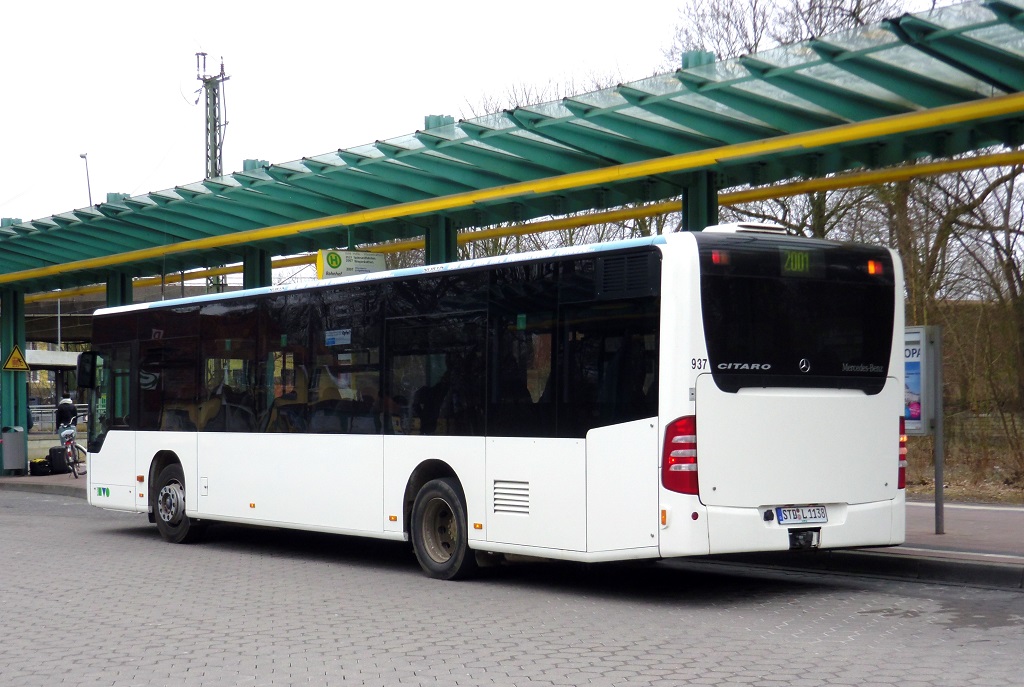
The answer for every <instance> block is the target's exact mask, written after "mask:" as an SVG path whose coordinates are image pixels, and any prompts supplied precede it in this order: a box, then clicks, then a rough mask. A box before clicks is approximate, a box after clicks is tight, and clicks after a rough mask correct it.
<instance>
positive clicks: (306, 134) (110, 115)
mask: <svg viewBox="0 0 1024 687" xmlns="http://www.w3.org/2000/svg"><path fill="white" fill-rule="evenodd" d="M679 4H680V3H679V2H678V0H634V1H633V2H611V1H605V2H601V1H596V2H595V1H594V0H590V1H586V2H584V1H577V0H546V1H543V2H541V1H535V0H516V1H515V2H493V1H487V0H479V1H478V2H464V1H462V0H448V1H447V2H435V3H426V2H422V1H420V2H412V1H405V0H377V1H376V2H363V1H360V2H358V3H357V2H348V1H345V2H342V1H340V0H339V1H337V2H327V1H326V0H323V1H313V0H289V1H281V0H278V1H276V2H263V1H254V0H249V1H247V2H217V1H215V0H206V1H205V2H196V1H193V0H182V1H177V2H173V3H168V2H162V3H156V2H144V1H135V2H114V1H109V2H108V1H104V0H91V1H89V2H84V1H64V2H15V1H13V0H10V1H4V2H2V3H0V27H2V33H0V46H2V48H0V50H2V51H0V102H2V105H0V113H2V114H0V216H2V217H17V218H20V219H23V220H29V219H37V218H40V217H45V216H48V215H53V214H58V213H61V212H66V211H68V210H72V209H75V208H80V207H84V206H86V205H88V201H89V198H88V191H87V186H86V172H85V161H84V160H82V159H81V158H80V157H79V156H80V154H82V153H88V166H89V176H90V179H91V182H92V200H93V202H94V203H98V202H101V201H104V200H105V199H106V194H107V193H108V192H119V193H129V194H132V195H137V194H140V193H146V192H149V191H158V190H162V189H166V188H171V187H173V186H177V185H183V184H187V183H192V182H195V181H199V180H201V179H202V178H203V176H204V171H205V161H204V155H205V149H204V143H203V140H204V139H203V131H204V119H203V106H202V103H200V104H199V105H196V104H195V101H196V99H197V98H198V97H199V94H198V93H197V92H196V91H197V89H198V88H199V86H200V84H199V81H198V80H197V79H196V57H195V53H196V52H200V51H201V52H206V53H207V54H208V57H207V65H206V66H207V72H209V73H215V72H217V71H219V69H220V59H221V57H223V59H224V65H225V71H226V73H227V74H228V75H229V76H230V80H229V81H228V82H227V85H226V93H225V95H226V98H225V99H226V103H227V119H228V122H229V126H228V127H227V132H226V136H225V144H224V170H225V172H232V171H238V170H241V168H242V160H243V159H247V158H256V159H262V160H267V161H269V162H271V163H282V162H288V161H291V160H296V159H299V158H301V157H304V156H313V155H319V154H322V153H326V152H329V151H332V150H336V149H338V148H350V147H354V146H358V145H361V144H364V143H369V142H371V141H374V140H377V139H387V138H393V137H396V136H401V135H403V134H408V133H411V132H413V131H415V130H416V129H421V128H423V118H424V116H425V115H428V114H449V115H453V116H455V117H456V118H460V117H469V116H471V114H472V111H473V110H477V111H478V110H479V107H480V103H481V102H483V101H484V100H485V98H487V97H492V98H494V97H501V96H502V95H503V94H504V93H506V92H507V91H508V90H509V89H510V88H511V87H513V86H521V85H533V86H544V85H545V84H547V83H549V82H554V83H567V82H569V81H570V80H575V81H576V82H577V83H579V82H584V83H587V82H589V81H590V80H591V79H592V78H594V77H597V78H600V79H609V78H610V79H612V80H613V81H614V82H619V81H631V80H636V79H640V78H643V77H645V76H648V75H650V74H652V73H655V72H656V71H663V70H664V69H663V68H664V67H665V64H664V58H663V55H662V51H663V50H664V49H665V48H666V47H667V46H668V45H669V43H670V41H671V38H672V35H673V29H674V26H675V24H676V23H677V21H678V12H677V9H676V8H677V6H678V5H679ZM478 113H479V112H478Z"/></svg>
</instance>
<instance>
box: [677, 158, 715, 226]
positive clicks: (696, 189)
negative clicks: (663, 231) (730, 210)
mask: <svg viewBox="0 0 1024 687" xmlns="http://www.w3.org/2000/svg"><path fill="white" fill-rule="evenodd" d="M715 224H718V183H717V179H716V178H715V173H714V172H709V171H706V170H705V171H700V172H695V173H694V174H692V175H691V177H690V184H689V185H687V186H686V187H685V188H683V231H700V230H702V229H703V228H704V227H710V226H712V225H715Z"/></svg>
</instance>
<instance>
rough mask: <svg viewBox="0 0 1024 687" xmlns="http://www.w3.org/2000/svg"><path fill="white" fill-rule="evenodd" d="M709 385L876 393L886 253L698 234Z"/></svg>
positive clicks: (883, 364)
mask: <svg viewBox="0 0 1024 687" xmlns="http://www.w3.org/2000/svg"><path fill="white" fill-rule="evenodd" d="M697 238H698V246H699V251H700V266H701V307H702V311H703V320H704V333H705V337H706V341H707V347H708V358H709V363H710V367H711V372H712V375H713V376H714V379H715V383H716V384H717V385H718V387H719V388H720V389H722V390H723V391H728V392H735V391H737V390H739V389H740V388H743V387H805V388H806V387H812V388H837V389H860V390H862V391H864V392H865V393H868V394H876V393H878V392H879V391H881V390H882V387H883V385H884V384H885V379H886V377H887V376H888V374H889V355H890V352H891V342H892V334H893V331H892V328H893V308H894V297H895V296H894V281H893V263H892V259H891V257H890V254H889V252H888V251H886V250H884V249H880V248H873V247H869V246H854V245H849V244H833V243H828V242H824V241H813V240H801V239H794V238H776V237H761V236H758V237H746V236H745V237H735V236H712V235H698V237H697Z"/></svg>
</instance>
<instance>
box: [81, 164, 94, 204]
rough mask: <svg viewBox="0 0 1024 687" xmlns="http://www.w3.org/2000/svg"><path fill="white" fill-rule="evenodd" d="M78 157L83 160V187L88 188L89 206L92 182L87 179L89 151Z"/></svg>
mask: <svg viewBox="0 0 1024 687" xmlns="http://www.w3.org/2000/svg"><path fill="white" fill-rule="evenodd" d="M78 157H80V158H82V159H83V160H85V187H86V188H87V189H88V190H89V206H90V207H92V182H91V181H89V153H82V154H81V155H79V156H78Z"/></svg>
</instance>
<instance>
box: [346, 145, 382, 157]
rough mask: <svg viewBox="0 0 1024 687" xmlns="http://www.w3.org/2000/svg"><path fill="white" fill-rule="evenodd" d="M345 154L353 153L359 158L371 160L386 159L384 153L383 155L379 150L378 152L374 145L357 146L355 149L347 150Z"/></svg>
mask: <svg viewBox="0 0 1024 687" xmlns="http://www.w3.org/2000/svg"><path fill="white" fill-rule="evenodd" d="M345 152H346V153H352V154H353V155H358V156H359V157H370V158H381V157H384V153H382V152H380V151H379V150H377V148H375V147H374V145H373V144H372V143H367V144H365V145H361V146H356V147H355V148H346V149H345Z"/></svg>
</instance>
